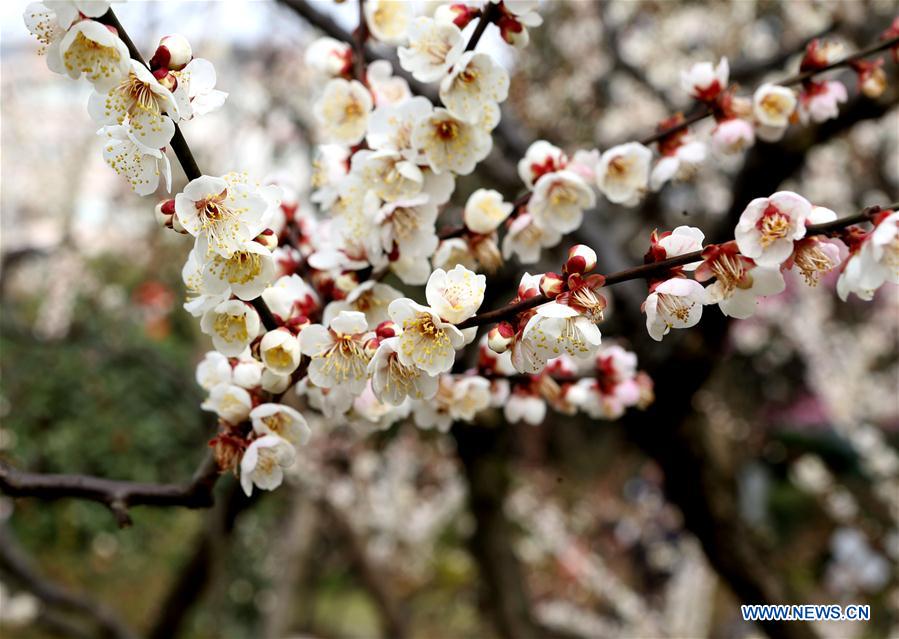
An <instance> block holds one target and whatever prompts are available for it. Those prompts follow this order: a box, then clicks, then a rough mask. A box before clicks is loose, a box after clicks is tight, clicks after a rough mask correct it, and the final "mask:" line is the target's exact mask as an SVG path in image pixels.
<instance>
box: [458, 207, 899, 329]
mask: <svg viewBox="0 0 899 639" xmlns="http://www.w3.org/2000/svg"><path fill="white" fill-rule="evenodd" d="M896 208H899V203H894V204H891V205H889V206H887V207H885V208H881V207H869V208H867V209H865V210H864V211H862V212H861V213H859V214H857V215H853V216H851V217H846V218H842V219H840V220H834V221H833V222H825V223H823V224H812V225H810V226H809V227H808V229H807V230H806V236H807V237H808V236H812V235H827V234H828V233H831V232H833V231H836V230H839V229H842V228H846V227H848V226H852V225H854V224H861V223H863V222H867V221H868V220H870V218H871V216H872V215H873V214H874V213H876V212H878V211H881V210H895V209H896ZM700 260H702V251H693V252H691V253H685V254H684V255H678V256H677V257H672V258H669V259H667V260H661V261H659V262H652V263H649V264H641V265H639V266H633V267H631V268H627V269H624V270H622V271H618V272H616V273H612V274H611V275H607V276H606V278H605V282H604V284H603V286H611V285H613V284H619V283H621V282H626V281H628V280H639V279H649V278H653V277H657V276H661V275H664V274H665V273H666V272H668V271H669V270H671V269H672V268H675V267H678V266H684V265H686V264H690V263H692V262H698V261H700ZM551 301H552V299H551V298H549V297H547V296H546V295H543V294H542V293H541V294H539V295H536V296H534V297H531V298H528V299H526V300H522V301H520V302H514V303H511V304H507V305H506V306H503V307H501V308H498V309H495V310H492V311H487V312H485V313H480V314H478V315H475V316H474V317H470V318H468V319H467V320H465V321H464V322H460V323H459V324H457V325H456V326H457V327H458V328H460V329H463V328H471V327H472V326H482V325H484V324H494V323H496V322H501V321H503V320H507V319H510V318H512V317H515V316H516V315H518V314H519V313H521V312H524V311H527V310H530V309H532V308H535V307H537V306H540V305H541V304H545V303H547V302H551Z"/></svg>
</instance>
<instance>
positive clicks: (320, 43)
mask: <svg viewBox="0 0 899 639" xmlns="http://www.w3.org/2000/svg"><path fill="white" fill-rule="evenodd" d="M304 62H305V65H306V67H308V68H309V69H312V70H313V71H315V72H316V73H318V74H319V75H321V76H324V77H330V78H337V77H340V76H344V75H348V74H349V73H350V71H352V68H353V48H352V47H351V46H350V45H349V44H347V43H346V42H341V41H339V40H335V39H334V38H329V37H324V38H319V39H318V40H316V41H314V42H313V43H312V44H310V45H309V47H308V48H307V49H306V53H305V55H304Z"/></svg>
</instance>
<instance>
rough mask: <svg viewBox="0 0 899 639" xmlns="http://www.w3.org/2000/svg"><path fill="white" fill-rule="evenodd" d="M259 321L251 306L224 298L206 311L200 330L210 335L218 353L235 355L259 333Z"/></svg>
mask: <svg viewBox="0 0 899 639" xmlns="http://www.w3.org/2000/svg"><path fill="white" fill-rule="evenodd" d="M260 327H261V322H260V321H259V314H258V313H257V312H256V309H254V308H253V307H252V306H250V305H249V304H247V303H246V302H241V301H240V300H226V301H224V302H221V303H220V304H218V305H217V306H216V307H215V308H213V309H211V310H208V311H206V312H205V313H204V314H203V317H202V319H201V320H200V330H202V331H203V332H204V333H206V334H207V335H209V336H210V337H212V345H213V346H214V347H215V350H217V351H218V352H219V353H222V354H223V355H227V356H228V357H237V356H238V355H240V354H241V353H242V352H243V350H244V349H245V348H246V347H247V346H249V345H250V342H252V341H253V340H254V339H256V336H257V335H259V329H260Z"/></svg>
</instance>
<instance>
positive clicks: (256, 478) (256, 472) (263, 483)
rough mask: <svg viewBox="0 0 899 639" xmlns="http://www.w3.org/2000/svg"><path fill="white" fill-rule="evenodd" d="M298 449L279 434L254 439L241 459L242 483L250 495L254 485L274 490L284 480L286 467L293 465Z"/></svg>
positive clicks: (262, 488) (244, 489)
mask: <svg viewBox="0 0 899 639" xmlns="http://www.w3.org/2000/svg"><path fill="white" fill-rule="evenodd" d="M295 459H296V450H295V449H294V447H293V446H291V445H290V442H288V441H287V440H286V439H284V438H282V437H279V436H278V435H266V436H265V437H260V438H259V439H256V440H254V441H253V442H252V443H251V444H250V445H249V447H248V448H247V450H246V451H245V452H244V454H243V459H241V460H240V485H241V487H242V488H243V491H244V492H245V493H246V494H247V496H248V497H249V496H250V495H252V494H253V486H256V487H257V488H259V489H261V490H274V489H275V488H277V487H278V486H280V485H281V482H282V481H284V469H285V468H289V467H290V466H292V465H293V463H294V461H295Z"/></svg>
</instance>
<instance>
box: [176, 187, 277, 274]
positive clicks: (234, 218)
mask: <svg viewBox="0 0 899 639" xmlns="http://www.w3.org/2000/svg"><path fill="white" fill-rule="evenodd" d="M268 208H269V201H268V200H267V199H266V197H265V195H264V193H263V192H262V190H261V189H259V188H258V186H254V185H251V184H249V182H248V181H247V179H246V177H245V176H243V175H237V174H233V173H232V174H228V175H225V176H224V177H211V176H208V175H203V176H200V177H198V178H196V179H195V180H191V181H190V182H188V184H187V186H185V187H184V191H183V192H182V193H179V194H178V195H176V196H175V215H176V216H177V217H178V221H179V222H180V223H181V225H182V226H183V227H184V229H185V230H186V231H187V232H188V233H190V234H191V235H193V236H194V237H196V238H198V240H201V243H198V245H202V246H204V247H207V250H208V251H209V252H210V253H212V252H215V253H218V254H219V255H221V256H222V257H230V256H231V255H232V254H233V253H234V252H235V251H237V250H240V249H241V248H242V247H243V245H244V243H245V242H247V241H249V240H252V239H253V238H255V237H256V236H257V235H259V233H261V232H262V230H263V229H264V228H265V223H264V216H265V214H266V211H267V210H268Z"/></svg>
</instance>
